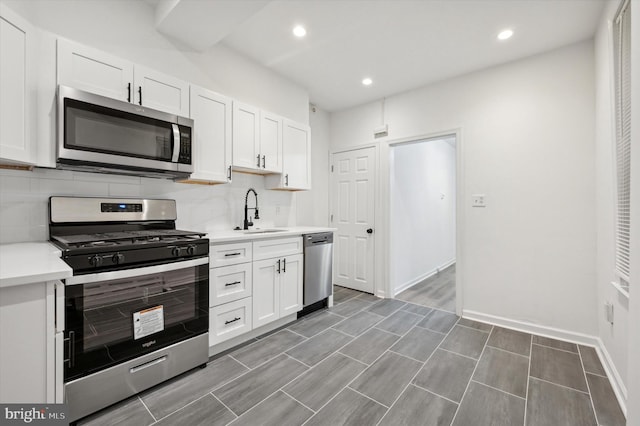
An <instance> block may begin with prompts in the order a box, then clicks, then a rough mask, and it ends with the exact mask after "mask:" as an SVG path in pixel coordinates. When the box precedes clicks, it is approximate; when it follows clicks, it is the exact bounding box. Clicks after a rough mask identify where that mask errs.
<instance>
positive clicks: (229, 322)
mask: <svg viewBox="0 0 640 426" xmlns="http://www.w3.org/2000/svg"><path fill="white" fill-rule="evenodd" d="M241 319H242V318H240V317H235V318H234V319H232V320H229V321H225V322H224V325H229V324H231V323H232V322H236V321H240V320H241Z"/></svg>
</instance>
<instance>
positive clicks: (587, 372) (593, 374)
mask: <svg viewBox="0 0 640 426" xmlns="http://www.w3.org/2000/svg"><path fill="white" fill-rule="evenodd" d="M578 353H579V354H580V358H581V359H582V367H583V370H584V372H585V373H586V374H591V375H592V376H598V377H604V378H605V379H607V380H609V377H608V376H607V375H606V373H605V375H602V374H599V373H593V372H591V371H587V369H586V368H584V358H583V356H582V350H581V349H580V345H578ZM596 356H597V354H596ZM598 362H599V363H600V361H599V360H598ZM600 366H601V367H602V363H600Z"/></svg>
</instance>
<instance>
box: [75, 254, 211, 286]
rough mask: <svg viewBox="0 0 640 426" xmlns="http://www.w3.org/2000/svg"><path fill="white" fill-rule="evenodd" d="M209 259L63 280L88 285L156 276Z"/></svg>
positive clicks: (197, 264) (206, 261)
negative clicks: (143, 276)
mask: <svg viewBox="0 0 640 426" xmlns="http://www.w3.org/2000/svg"><path fill="white" fill-rule="evenodd" d="M208 263H209V257H201V258H199V259H192V260H185V261H181V262H172V263H163V264H162V265H155V266H147V267H143V268H134V269H124V270H121V271H110V272H100V273H97V274H87V275H76V276H73V277H70V278H66V279H65V285H76V284H88V283H95V282H99V281H109V280H117V279H120V278H130V277H139V276H142V275H149V274H158V273H162V272H169V271H177V270H179V269H186V268H192V267H194V266H200V265H207V264H208Z"/></svg>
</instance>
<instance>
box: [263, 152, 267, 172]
mask: <svg viewBox="0 0 640 426" xmlns="http://www.w3.org/2000/svg"><path fill="white" fill-rule="evenodd" d="M266 157H267V156H266V155H263V156H262V168H263V169H266V168H267V163H266V160H265V158H266Z"/></svg>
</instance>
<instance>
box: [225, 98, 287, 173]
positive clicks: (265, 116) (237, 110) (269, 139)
mask: <svg viewBox="0 0 640 426" xmlns="http://www.w3.org/2000/svg"><path fill="white" fill-rule="evenodd" d="M233 167H234V169H236V170H239V171H245V172H250V173H260V174H269V173H281V172H282V118H281V117H279V116H277V115H275V114H271V113H269V112H266V111H261V110H260V109H259V108H256V107H253V106H251V105H246V104H242V103H240V102H234V103H233Z"/></svg>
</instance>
